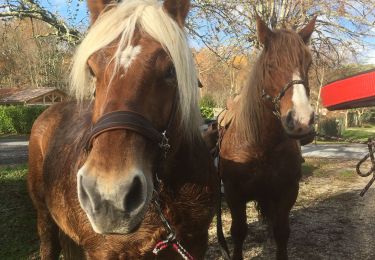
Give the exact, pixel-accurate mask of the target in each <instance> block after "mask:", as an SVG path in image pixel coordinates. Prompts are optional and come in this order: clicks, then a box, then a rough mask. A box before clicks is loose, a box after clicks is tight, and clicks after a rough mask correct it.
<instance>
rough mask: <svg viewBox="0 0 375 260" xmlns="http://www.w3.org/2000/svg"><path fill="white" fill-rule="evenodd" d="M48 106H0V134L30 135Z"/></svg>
mask: <svg viewBox="0 0 375 260" xmlns="http://www.w3.org/2000/svg"><path fill="white" fill-rule="evenodd" d="M46 108H47V107H46V106H0V133H2V134H29V133H30V132H31V127H32V126H33V123H34V121H35V119H36V118H37V117H38V116H39V115H40V114H41V113H42V112H43V111H44V110H45V109H46Z"/></svg>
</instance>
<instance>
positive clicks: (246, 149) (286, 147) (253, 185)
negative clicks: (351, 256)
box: [219, 17, 315, 259]
mask: <svg viewBox="0 0 375 260" xmlns="http://www.w3.org/2000/svg"><path fill="white" fill-rule="evenodd" d="M314 26H315V18H314V19H313V20H312V21H311V22H310V23H308V24H307V26H306V27H305V28H303V29H302V30H301V31H299V32H298V33H296V32H294V31H291V30H287V29H279V30H274V31H272V30H270V29H269V28H268V27H267V25H266V24H265V23H264V22H263V21H262V20H261V19H260V18H259V17H257V33H258V39H259V42H260V43H261V44H262V45H263V46H264V48H263V51H262V53H261V54H260V56H259V58H258V60H257V61H256V63H255V64H254V66H253V70H252V73H251V75H250V78H249V82H248V84H247V85H246V86H244V88H243V89H242V92H241V94H240V96H239V97H238V98H237V99H238V100H237V101H234V103H233V104H232V108H231V109H230V110H229V111H228V112H230V113H227V114H228V116H230V115H232V119H231V120H228V118H226V121H228V122H229V121H231V122H229V123H227V124H226V126H225V127H226V128H225V129H224V130H223V131H224V133H223V134H222V136H221V143H220V145H221V146H220V165H219V171H220V175H221V178H222V181H223V183H224V190H225V198H226V201H227V203H228V206H229V209H230V212H231V215H232V225H231V235H232V239H233V243H234V252H233V259H242V246H243V242H244V239H245V237H246V234H247V223H246V220H247V219H246V203H247V202H248V201H255V202H256V205H257V209H258V210H259V211H260V213H261V215H262V216H263V217H264V219H265V220H266V221H267V222H268V223H269V225H270V227H271V228H272V230H273V234H274V238H275V240H276V245H277V252H276V257H277V259H287V257H288V255H287V241H288V237H289V233H290V229H289V212H290V210H291V208H292V207H293V205H294V203H295V201H296V198H297V194H298V188H299V183H298V182H299V180H300V176H301V154H300V149H299V145H298V144H297V140H298V139H299V138H302V137H304V136H306V135H309V134H310V133H311V131H313V121H314V113H313V109H312V107H311V106H310V103H309V87H308V81H307V79H308V70H309V67H310V64H311V61H312V58H311V54H310V52H309V49H308V46H307V44H308V42H309V39H310V36H311V34H312V32H313V30H314Z"/></svg>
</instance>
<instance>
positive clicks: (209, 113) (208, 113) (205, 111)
mask: <svg viewBox="0 0 375 260" xmlns="http://www.w3.org/2000/svg"><path fill="white" fill-rule="evenodd" d="M201 114H202V117H203V118H205V119H210V118H213V117H214V109H213V108H212V107H206V106H201Z"/></svg>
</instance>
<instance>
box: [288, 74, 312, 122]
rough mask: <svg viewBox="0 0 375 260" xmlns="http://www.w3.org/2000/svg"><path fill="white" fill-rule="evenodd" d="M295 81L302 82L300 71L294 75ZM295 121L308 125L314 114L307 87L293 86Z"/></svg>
mask: <svg viewBox="0 0 375 260" xmlns="http://www.w3.org/2000/svg"><path fill="white" fill-rule="evenodd" d="M293 80H301V77H300V74H299V72H298V71H295V72H294V73H293ZM292 101H293V105H294V111H295V118H294V119H295V120H296V121H298V122H299V123H301V124H304V125H308V123H309V121H310V116H311V114H312V113H313V109H312V107H311V105H310V102H309V98H308V97H307V93H306V89H305V86H304V85H302V84H295V85H294V86H293V97H292Z"/></svg>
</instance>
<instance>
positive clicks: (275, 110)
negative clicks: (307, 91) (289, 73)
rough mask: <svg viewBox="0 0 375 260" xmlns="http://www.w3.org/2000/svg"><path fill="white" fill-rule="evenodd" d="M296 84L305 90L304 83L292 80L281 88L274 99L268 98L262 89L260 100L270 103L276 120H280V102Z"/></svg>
mask: <svg viewBox="0 0 375 260" xmlns="http://www.w3.org/2000/svg"><path fill="white" fill-rule="evenodd" d="M297 84H302V85H303V86H304V87H305V88H306V86H305V81H304V80H292V81H289V82H288V83H287V84H286V85H285V86H284V87H283V88H282V90H281V91H280V93H279V94H278V95H277V96H276V97H272V96H270V95H269V94H267V93H266V91H265V90H264V89H263V93H262V98H264V99H267V100H269V101H271V102H272V104H273V106H274V107H273V111H272V113H273V114H274V115H275V116H276V117H277V118H278V119H281V114H280V102H281V99H282V98H283V97H284V96H285V93H286V92H287V91H288V89H290V88H291V87H293V86H294V85H297Z"/></svg>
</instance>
